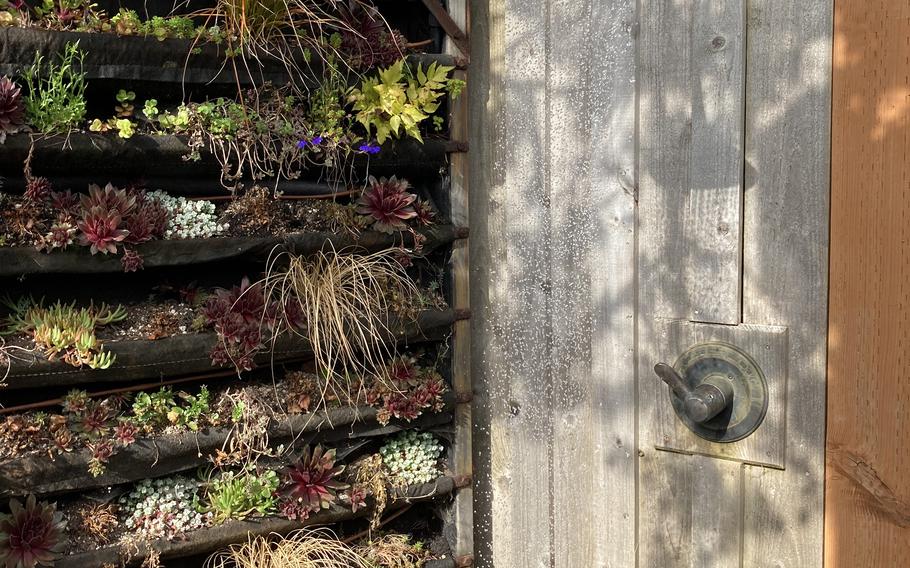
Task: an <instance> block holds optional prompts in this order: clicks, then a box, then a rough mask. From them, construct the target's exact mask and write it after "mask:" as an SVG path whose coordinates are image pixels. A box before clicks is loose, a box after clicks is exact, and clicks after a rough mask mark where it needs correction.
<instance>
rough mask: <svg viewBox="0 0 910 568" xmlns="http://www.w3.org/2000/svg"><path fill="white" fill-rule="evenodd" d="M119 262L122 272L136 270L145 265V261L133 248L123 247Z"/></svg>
mask: <svg viewBox="0 0 910 568" xmlns="http://www.w3.org/2000/svg"><path fill="white" fill-rule="evenodd" d="M120 264H122V265H123V271H124V272H137V271H139V270H142V268H143V266H145V261H144V260H143V259H142V255H141V254H139V252H138V251H136V250H135V249H124V251H123V256H122V257H120Z"/></svg>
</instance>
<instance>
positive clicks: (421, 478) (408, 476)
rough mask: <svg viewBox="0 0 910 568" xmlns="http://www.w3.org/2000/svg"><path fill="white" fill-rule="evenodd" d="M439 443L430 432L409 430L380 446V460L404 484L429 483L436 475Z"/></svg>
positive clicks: (391, 474)
mask: <svg viewBox="0 0 910 568" xmlns="http://www.w3.org/2000/svg"><path fill="white" fill-rule="evenodd" d="M442 450H443V448H442V445H441V444H440V443H439V440H437V439H436V437H435V436H433V435H432V434H430V433H429V432H417V431H415V430H408V431H406V432H402V433H401V434H399V435H397V436H395V437H394V438H392V439H391V440H389V442H387V443H386V444H385V445H384V446H382V447H381V448H380V449H379V454H380V455H381V456H382V463H383V465H384V466H385V468H386V469H387V470H388V471H389V475H390V476H391V477H392V479H393V480H395V481H397V482H398V483H401V484H403V485H411V484H414V483H428V482H430V481H433V480H434V479H436V478H437V477H439V473H440V471H439V465H438V464H439V457H440V456H441V455H442Z"/></svg>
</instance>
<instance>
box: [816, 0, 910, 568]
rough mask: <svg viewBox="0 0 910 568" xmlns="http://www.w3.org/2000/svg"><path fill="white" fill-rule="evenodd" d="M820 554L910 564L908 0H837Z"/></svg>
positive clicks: (830, 560) (834, 562) (839, 560)
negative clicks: (825, 432)
mask: <svg viewBox="0 0 910 568" xmlns="http://www.w3.org/2000/svg"><path fill="white" fill-rule="evenodd" d="M834 32H835V34H834V76H833V97H834V100H833V117H832V176H831V179H832V199H831V201H832V205H831V263H830V270H831V272H830V276H831V278H830V286H831V289H830V312H829V326H830V329H829V339H828V433H827V455H826V458H827V459H826V461H827V467H826V490H825V509H826V513H825V566H826V567H828V568H841V567H843V568H847V567H849V568H859V567H866V566H868V567H891V566H894V567H899V566H900V567H903V566H910V3H908V2H907V0H837V1H836V2H835V26H834Z"/></svg>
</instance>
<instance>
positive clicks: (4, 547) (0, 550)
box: [0, 495, 66, 568]
mask: <svg viewBox="0 0 910 568" xmlns="http://www.w3.org/2000/svg"><path fill="white" fill-rule="evenodd" d="M9 508H10V512H9V513H8V514H0V566H5V567H7V568H33V567H35V566H38V565H41V566H53V565H54V561H55V560H56V559H57V558H58V557H59V556H60V555H61V553H62V552H63V548H64V545H65V544H66V534H65V529H66V522H65V521H64V520H63V513H61V512H59V511H57V505H56V504H49V503H46V502H44V501H40V502H39V501H38V500H37V499H36V498H35V496H34V495H29V496H28V498H27V499H26V500H25V505H24V506H23V504H22V503H20V502H19V501H18V500H16V499H11V500H10V502H9Z"/></svg>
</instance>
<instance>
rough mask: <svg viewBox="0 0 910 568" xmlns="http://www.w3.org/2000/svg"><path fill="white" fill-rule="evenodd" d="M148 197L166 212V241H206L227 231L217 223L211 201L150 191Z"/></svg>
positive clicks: (224, 226)
mask: <svg viewBox="0 0 910 568" xmlns="http://www.w3.org/2000/svg"><path fill="white" fill-rule="evenodd" d="M148 196H149V197H151V198H154V199H155V200H157V201H158V202H159V203H161V205H162V207H164V209H165V211H166V212H167V223H166V224H165V229H164V238H166V239H206V238H211V237H217V236H218V235H220V234H222V233H224V232H225V231H227V230H228V226H227V225H226V224H224V223H218V216H217V215H216V214H215V204H214V203H212V202H211V201H206V200H203V199H200V200H195V201H194V200H189V199H187V198H185V197H172V196H170V195H168V194H167V193H165V192H164V191H152V192H150V193H148Z"/></svg>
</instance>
